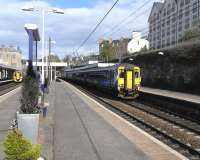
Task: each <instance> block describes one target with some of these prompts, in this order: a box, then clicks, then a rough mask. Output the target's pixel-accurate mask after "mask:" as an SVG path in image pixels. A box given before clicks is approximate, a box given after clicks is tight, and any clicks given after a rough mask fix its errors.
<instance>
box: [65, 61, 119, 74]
mask: <svg viewBox="0 0 200 160" xmlns="http://www.w3.org/2000/svg"><path fill="white" fill-rule="evenodd" d="M116 65H117V64H116V63H95V64H90V65H85V66H80V67H76V68H70V69H66V70H65V72H71V71H84V70H89V69H97V68H101V69H105V68H112V67H114V66H116Z"/></svg>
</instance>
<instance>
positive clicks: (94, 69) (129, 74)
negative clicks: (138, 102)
mask: <svg viewBox="0 0 200 160" xmlns="http://www.w3.org/2000/svg"><path fill="white" fill-rule="evenodd" d="M102 65H103V66H102ZM102 65H101V64H96V65H91V66H85V67H79V68H73V69H67V70H65V71H64V73H63V75H62V78H64V79H65V80H68V81H73V82H77V83H79V84H82V85H87V86H91V87H94V88H99V89H103V90H104V91H106V92H110V93H112V94H113V95H115V96H118V97H121V98H136V97H138V96H139V89H140V83H141V77H140V68H139V67H138V66H135V65H132V64H113V65H108V64H107V66H106V65H105V64H102Z"/></svg>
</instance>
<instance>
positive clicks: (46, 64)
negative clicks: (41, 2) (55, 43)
mask: <svg viewBox="0 0 200 160" xmlns="http://www.w3.org/2000/svg"><path fill="white" fill-rule="evenodd" d="M47 47H48V43H46V46H45V57H46V63H45V66H46V67H45V68H46V76H45V77H46V78H48V54H47V52H48V51H47Z"/></svg>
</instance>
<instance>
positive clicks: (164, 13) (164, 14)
mask: <svg viewBox="0 0 200 160" xmlns="http://www.w3.org/2000/svg"><path fill="white" fill-rule="evenodd" d="M163 16H164V17H165V16H166V8H165V9H164V12H163Z"/></svg>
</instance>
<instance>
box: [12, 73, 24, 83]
mask: <svg viewBox="0 0 200 160" xmlns="http://www.w3.org/2000/svg"><path fill="white" fill-rule="evenodd" d="M13 81H14V82H16V83H20V82H22V81H23V73H22V72H21V71H15V72H14V73H13Z"/></svg>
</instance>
